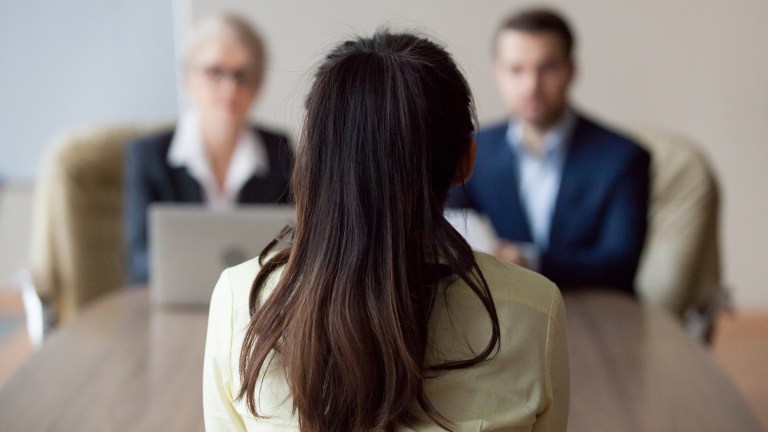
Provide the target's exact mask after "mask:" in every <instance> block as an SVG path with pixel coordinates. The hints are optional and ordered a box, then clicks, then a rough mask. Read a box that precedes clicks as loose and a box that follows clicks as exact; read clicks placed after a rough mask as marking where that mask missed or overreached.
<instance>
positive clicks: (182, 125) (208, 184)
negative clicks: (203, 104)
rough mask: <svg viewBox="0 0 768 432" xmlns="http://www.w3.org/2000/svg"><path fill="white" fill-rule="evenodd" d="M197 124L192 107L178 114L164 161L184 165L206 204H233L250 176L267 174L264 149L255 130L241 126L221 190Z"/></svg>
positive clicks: (215, 207)
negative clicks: (199, 188)
mask: <svg viewBox="0 0 768 432" xmlns="http://www.w3.org/2000/svg"><path fill="white" fill-rule="evenodd" d="M200 128H201V126H200V118H199V115H198V114H197V112H196V111H194V110H188V111H187V112H186V113H184V115H182V117H181V118H180V119H179V122H178V124H177V125H176V130H175V132H174V134H173V140H172V141H171V147H170V149H169V150H168V157H167V162H168V165H170V166H171V167H175V168H179V167H185V168H186V169H187V171H188V172H189V175H191V176H192V178H194V179H195V180H196V181H197V182H198V183H199V184H200V187H201V188H202V190H203V197H204V199H205V201H206V203H207V204H208V205H209V206H210V207H212V208H214V209H224V208H229V207H233V206H235V205H236V204H237V196H238V194H239V193H240V189H242V187H243V186H244V185H245V183H246V182H248V180H250V179H251V177H254V176H258V177H263V176H266V175H267V174H269V158H268V156H267V150H266V148H264V143H263V142H262V141H261V138H260V137H259V136H258V135H257V134H255V133H254V132H253V131H252V130H251V129H249V128H248V127H243V130H242V131H241V132H240V137H239V138H238V139H237V144H236V145H235V151H234V152H233V153H232V159H231V160H230V161H229V167H228V168H227V177H226V179H225V180H224V189H223V190H222V189H219V187H218V185H217V184H216V179H215V177H214V176H213V170H212V169H211V164H210V161H209V160H208V156H207V155H206V152H205V146H204V145H203V138H202V132H201V130H200Z"/></svg>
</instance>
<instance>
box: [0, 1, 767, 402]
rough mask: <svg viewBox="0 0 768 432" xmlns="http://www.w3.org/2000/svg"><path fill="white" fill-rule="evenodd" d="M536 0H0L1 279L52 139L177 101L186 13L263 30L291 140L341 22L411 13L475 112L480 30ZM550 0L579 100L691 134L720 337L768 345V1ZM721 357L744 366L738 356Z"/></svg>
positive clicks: (373, 23)
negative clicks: (709, 192) (715, 249)
mask: <svg viewBox="0 0 768 432" xmlns="http://www.w3.org/2000/svg"><path fill="white" fill-rule="evenodd" d="M530 4H531V2H520V1H513V0H507V1H498V0H484V1H481V2H468V1H458V0H449V1H446V0H420V1H416V2H414V1H405V0H389V1H385V2H382V1H374V0H355V1H352V0H347V1H344V0H322V1H306V0H305V1H300V0H259V1H258V2H255V1H248V0H217V1H213V0H173V1H157V0H132V1H121V0H99V1H96V0H69V1H67V2H55V1H50V0H49V1H41V0H29V1H23V2H22V1H11V0H0V185H2V187H0V285H2V286H4V287H11V286H12V285H13V284H14V282H13V275H14V273H15V271H16V270H17V269H18V268H20V267H22V266H23V265H25V262H26V259H27V253H28V249H29V238H30V232H29V231H30V225H31V224H30V220H31V214H32V203H33V199H32V194H33V190H34V185H35V181H36V179H37V177H38V172H39V169H40V164H41V161H42V159H43V155H44V153H45V151H46V149H47V148H48V146H49V145H50V143H51V141H52V140H53V138H54V137H56V136H58V135H59V134H61V133H64V132H67V131H71V130H73V129H77V128H79V127H82V126H88V125H102V124H145V123H147V124H148V123H159V122H169V121H173V120H174V119H175V118H176V116H177V115H178V114H179V113H180V112H181V111H182V110H183V107H184V96H183V94H182V93H181V91H180V88H181V86H180V82H179V77H180V70H179V66H180V61H179V58H180V51H181V46H182V41H183V39H184V36H185V34H186V32H187V31H188V30H189V28H190V26H191V24H192V22H194V20H195V19H197V18H199V17H201V16H204V15H207V14H209V13H212V12H217V11H223V10H226V11H234V12H240V13H242V14H244V15H245V16H246V17H247V18H249V19H250V20H251V21H252V22H254V23H255V24H256V26H257V27H258V28H259V29H260V30H261V32H262V34H263V35H264V37H265V39H266V41H267V44H268V50H269V64H268V67H267V70H268V72H267V77H266V82H265V84H264V86H263V92H262V94H261V96H260V99H259V100H258V101H257V104H256V109H255V111H254V113H253V116H254V118H255V119H257V120H258V121H260V122H262V123H266V124H268V125H273V126H276V127H278V128H281V129H284V130H287V131H289V132H290V133H292V134H293V138H294V142H295V138H296V132H297V130H298V127H299V124H300V118H301V114H302V110H301V103H302V98H303V95H304V93H305V91H306V88H307V85H308V82H309V77H310V75H309V74H310V72H309V71H310V70H311V68H312V66H313V65H314V64H315V63H316V62H317V61H318V60H319V58H320V56H321V55H322V54H323V53H324V52H325V51H326V50H327V49H328V48H330V47H331V46H333V45H334V44H335V43H336V42H338V41H339V40H340V39H343V38H346V37H348V36H351V35H355V34H359V33H363V34H370V33H371V32H373V31H374V30H375V29H376V28H377V27H379V26H382V25H389V26H390V27H391V28H393V29H396V30H398V29H417V30H421V31H423V32H424V33H426V34H429V35H432V36H434V37H436V38H437V39H438V40H440V41H442V42H443V43H444V44H445V45H446V46H447V47H448V49H449V50H450V51H451V52H453V53H454V55H455V58H456V60H457V61H458V63H459V64H460V65H461V66H462V67H463V69H464V71H465V72H466V74H467V77H468V79H469V82H470V85H471V87H472V89H473V91H474V94H475V98H476V102H477V106H478V112H479V117H480V121H481V123H482V124H485V123H488V122H491V121H494V120H498V119H501V118H503V117H504V116H505V112H504V109H503V108H502V104H501V100H500V98H499V97H498V96H497V91H496V88H495V84H494V81H493V76H492V71H491V39H492V35H493V33H494V31H495V29H496V26H497V25H498V23H499V22H500V20H501V19H502V18H503V17H504V16H505V15H506V14H508V13H509V12H510V11H512V10H513V9H515V8H517V7H520V6H525V5H530ZM548 4H549V5H552V6H554V7H556V8H558V9H560V10H561V11H562V12H563V13H564V14H565V15H566V17H568V18H569V19H570V22H571V24H572V25H573V27H574V29H575V31H576V37H577V46H576V59H577V64H578V77H577V82H576V85H575V89H574V90H575V91H574V100H575V101H576V102H577V106H578V107H580V108H581V109H583V110H584V111H586V112H587V113H590V114H592V115H594V116H596V117H598V118H599V119H601V120H603V121H605V122H607V123H609V124H612V125H614V126H616V127H617V128H619V129H633V128H643V127H651V128H655V129H660V130H666V131H671V132H675V133H679V134H682V135H685V136H687V137H690V138H691V139H692V140H694V141H695V142H696V143H697V144H698V145H699V146H700V148H701V149H702V150H703V151H704V153H705V154H706V155H707V156H708V159H709V161H710V163H711V165H712V166H713V167H714V170H715V173H716V175H717V177H718V181H719V185H720V192H721V200H722V202H721V241H722V258H723V265H724V267H723V272H724V278H723V279H724V281H725V283H726V284H727V286H729V287H730V289H731V294H732V297H733V302H734V306H735V308H736V310H737V311H738V313H739V314H740V316H743V317H745V321H742V322H745V323H747V324H746V327H739V328H735V329H733V330H732V331H731V332H730V333H728V331H729V329H732V328H731V327H729V325H732V324H733V322H732V321H727V320H726V321H725V323H724V325H723V326H722V327H721V334H722V335H726V334H727V335H729V338H725V339H721V342H720V344H719V345H717V344H716V346H715V353H716V354H721V353H733V352H735V351H737V350H739V349H740V347H743V346H745V345H748V344H750V343H751V342H750V341H754V340H759V341H760V343H759V344H757V345H756V346H753V347H752V351H751V352H752V353H753V354H754V353H755V350H760V351H757V353H758V354H759V355H760V356H762V358H765V356H766V355H768V346H766V345H768V342H766V336H765V334H766V327H765V325H763V327H760V323H765V322H766V319H765V318H763V317H765V316H768V289H766V282H765V275H764V270H763V269H764V268H765V267H764V266H765V263H766V262H768V228H766V225H765V223H766V222H765V221H766V220H767V219H768V192H767V191H768V169H766V165H768V79H767V78H766V77H768V51H767V50H766V49H765V47H764V44H765V41H768V26H765V22H766V20H767V19H768V2H765V1H764V0H734V1H731V2H722V1H715V0H678V1H675V2H669V1H662V0H643V1H640V0H621V1H607V0H567V1H566V0H550V1H549V2H548ZM3 295H4V296H6V294H3ZM4 298H7V299H8V300H7V301H5V303H4V304H3V306H2V311H4V312H5V313H6V315H4V317H3V320H5V321H0V325H1V324H2V323H3V322H16V321H13V320H14V319H17V318H18V317H16V318H14V317H15V315H14V313H15V312H14V311H16V310H18V309H17V308H15V306H14V305H17V304H18V303H16V300H15V297H8V296H6V297H4ZM9 316H10V318H8V317H9ZM761 319H762V321H761ZM17 321H18V320H17ZM18 322H19V323H20V321H18ZM729 323H730V324H729ZM19 325H20V326H21V324H19ZM18 328H21V327H18ZM18 328H17V327H13V326H12V325H6V326H5V327H3V330H2V331H1V332H0V343H5V342H8V341H9V340H10V339H11V338H13V337H16V336H14V335H16V334H17V333H18V332H14V329H15V330H18ZM739 337H741V338H746V339H743V340H742V341H740V340H739V339H737V338H739ZM750 338H751V339H750ZM755 338H762V339H755ZM752 345H755V344H752ZM19 346H21V345H19ZM4 352H6V353H10V354H5V356H4V357H3V360H2V362H3V363H2V364H0V369H1V368H2V367H4V366H5V367H6V369H11V368H12V367H13V365H14V364H16V363H18V362H19V361H20V359H22V358H23V349H21V348H20V349H16V350H5V351H4ZM722 361H724V362H725V366H726V369H727V370H729V371H736V372H738V371H739V370H740V369H742V370H743V365H744V362H745V361H746V360H743V359H740V358H736V359H730V360H729V359H726V360H722ZM736 380H737V383H738V384H739V385H741V386H742V388H743V389H745V392H746V393H750V392H751V394H753V395H758V396H759V397H764V398H765V399H763V401H766V400H768V395H766V393H765V392H766V390H764V389H758V388H757V387H756V384H755V383H754V380H751V379H749V378H748V377H747V378H736ZM1 382H2V377H0V383H1ZM762 382H763V383H765V380H763V381H762ZM753 387H754V388H753Z"/></svg>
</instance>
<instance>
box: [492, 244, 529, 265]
mask: <svg viewBox="0 0 768 432" xmlns="http://www.w3.org/2000/svg"><path fill="white" fill-rule="evenodd" d="M493 255H494V256H496V258H499V259H502V260H504V261H509V262H511V263H514V264H517V265H521V266H523V267H528V260H527V259H526V258H525V255H524V254H523V248H522V247H520V245H518V244H517V243H512V242H508V241H505V240H501V241H500V242H499V244H498V245H497V246H496V249H495V250H494V251H493Z"/></svg>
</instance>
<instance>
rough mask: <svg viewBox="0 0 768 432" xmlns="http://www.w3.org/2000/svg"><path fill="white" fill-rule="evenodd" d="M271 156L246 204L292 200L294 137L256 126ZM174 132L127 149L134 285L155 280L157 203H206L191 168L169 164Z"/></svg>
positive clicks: (244, 196)
mask: <svg viewBox="0 0 768 432" xmlns="http://www.w3.org/2000/svg"><path fill="white" fill-rule="evenodd" d="M254 132H256V133H258V134H259V135H260V137H261V140H262V142H263V143H264V147H265V149H266V151H267V155H268V157H269V174H268V175H267V176H266V177H251V179H250V180H248V182H246V183H245V185H244V186H243V187H242V189H241V190H240V193H239V195H238V197H237V201H238V202H240V203H286V202H288V201H289V200H290V177H291V170H292V169H293V151H292V150H291V146H290V144H289V143H288V139H287V138H286V137H285V136H283V135H280V134H277V133H274V132H268V131H266V130H263V129H260V128H254ZM173 133H174V131H173V130H170V131H166V132H162V133H159V134H156V135H151V136H147V137H144V138H141V139H138V140H136V141H134V142H132V143H130V144H128V146H127V148H126V154H125V175H124V178H125V180H124V194H123V196H124V198H123V199H124V203H123V219H124V222H123V223H124V226H125V233H124V234H125V235H124V237H125V240H124V242H125V249H126V255H127V260H128V282H129V283H131V284H141V283H146V282H147V281H148V279H149V262H148V258H147V242H148V240H147V208H148V207H149V204H150V203H152V202H202V201H203V192H202V187H201V186H200V184H198V183H197V181H196V180H195V179H194V178H192V177H191V176H190V175H189V173H188V172H187V170H186V168H183V167H181V168H172V167H170V166H169V165H168V163H167V156H168V150H169V149H170V146H171V140H172V139H173Z"/></svg>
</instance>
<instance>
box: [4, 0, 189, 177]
mask: <svg viewBox="0 0 768 432" xmlns="http://www.w3.org/2000/svg"><path fill="white" fill-rule="evenodd" d="M175 64H176V63H175V60H174V42H173V12H172V7H171V3H170V1H165V2H164V1H157V0H132V1H120V0H68V1H56V0H48V1H44V0H23V1H7V0H3V1H0V179H3V178H5V179H11V180H17V181H18V180H21V181H32V180H34V178H35V175H36V173H37V170H38V165H39V163H40V160H41V156H42V154H43V151H44V149H45V147H46V145H47V144H48V143H49V142H50V140H51V138H52V137H53V136H54V135H56V134H58V133H60V132H62V131H65V130H69V129H72V128H73V127H78V126H81V125H84V124H93V123H103V122H135V121H156V120H157V119H168V118H174V117H175V116H176V113H177V108H176V96H177V91H176V77H175Z"/></svg>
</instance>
